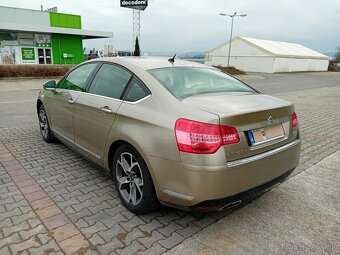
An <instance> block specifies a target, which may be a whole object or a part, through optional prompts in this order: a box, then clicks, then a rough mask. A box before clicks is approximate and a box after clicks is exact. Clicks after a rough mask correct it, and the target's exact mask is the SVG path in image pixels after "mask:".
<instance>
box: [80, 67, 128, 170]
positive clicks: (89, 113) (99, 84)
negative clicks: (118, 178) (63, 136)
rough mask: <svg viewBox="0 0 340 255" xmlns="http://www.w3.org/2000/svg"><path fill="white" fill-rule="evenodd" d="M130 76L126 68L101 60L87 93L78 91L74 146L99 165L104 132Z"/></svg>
mask: <svg viewBox="0 0 340 255" xmlns="http://www.w3.org/2000/svg"><path fill="white" fill-rule="evenodd" d="M131 77H132V74H131V73H130V72H129V71H127V70H126V69H124V68H122V67H119V66H116V65H113V64H108V63H104V64H103V65H102V66H101V67H100V69H99V70H98V72H97V74H96V75H95V77H94V79H93V81H92V82H91V85H90V87H89V89H88V93H86V94H85V93H82V94H81V95H80V96H79V98H78V100H77V102H76V103H75V110H74V128H75V145H76V146H77V147H78V148H79V150H80V152H81V153H83V154H86V156H88V157H90V158H91V159H92V160H93V161H95V162H96V163H98V164H100V165H102V163H103V155H104V150H105V145H106V140H107V136H108V133H109V131H110V129H111V127H112V125H113V121H114V119H115V116H116V112H117V110H118V108H119V106H120V105H121V103H122V100H121V98H122V95H123V92H124V90H125V88H126V87H127V85H128V83H129V81H130V80H131Z"/></svg>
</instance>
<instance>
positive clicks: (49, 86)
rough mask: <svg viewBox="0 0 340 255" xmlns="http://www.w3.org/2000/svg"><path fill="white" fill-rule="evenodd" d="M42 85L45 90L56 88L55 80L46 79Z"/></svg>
mask: <svg viewBox="0 0 340 255" xmlns="http://www.w3.org/2000/svg"><path fill="white" fill-rule="evenodd" d="M43 87H44V89H45V90H51V91H53V90H55V89H56V88H57V83H56V81H55V80H50V81H47V82H45V83H44V84H43Z"/></svg>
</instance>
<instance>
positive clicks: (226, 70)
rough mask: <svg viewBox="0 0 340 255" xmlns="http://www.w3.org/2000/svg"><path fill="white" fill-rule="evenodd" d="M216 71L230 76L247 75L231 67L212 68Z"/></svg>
mask: <svg viewBox="0 0 340 255" xmlns="http://www.w3.org/2000/svg"><path fill="white" fill-rule="evenodd" d="M214 67H216V68H218V69H220V70H221V71H222V72H224V73H227V74H231V75H240V74H247V73H246V72H244V71H242V70H239V69H237V68H235V67H233V66H229V67H224V66H214Z"/></svg>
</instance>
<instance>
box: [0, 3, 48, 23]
mask: <svg viewBox="0 0 340 255" xmlns="http://www.w3.org/2000/svg"><path fill="white" fill-rule="evenodd" d="M1 23H15V24H26V25H27V24H30V25H39V26H48V27H49V26H50V14H49V13H48V12H42V11H32V10H24V9H16V8H10V7H2V6H0V28H1Z"/></svg>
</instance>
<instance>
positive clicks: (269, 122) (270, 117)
mask: <svg viewBox="0 0 340 255" xmlns="http://www.w3.org/2000/svg"><path fill="white" fill-rule="evenodd" d="M272 122H273V117H272V116H269V117H268V119H267V123H268V125H269V124H272Z"/></svg>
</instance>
